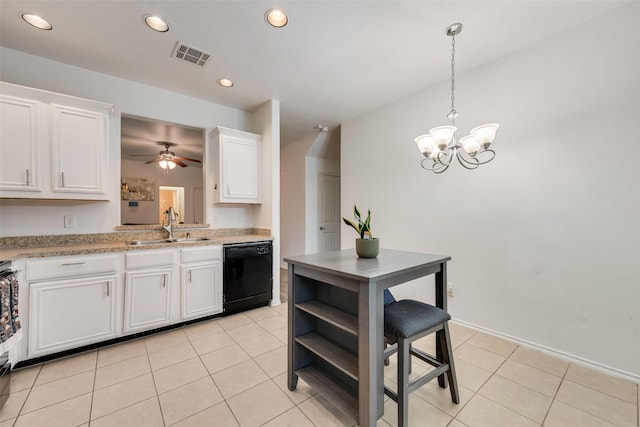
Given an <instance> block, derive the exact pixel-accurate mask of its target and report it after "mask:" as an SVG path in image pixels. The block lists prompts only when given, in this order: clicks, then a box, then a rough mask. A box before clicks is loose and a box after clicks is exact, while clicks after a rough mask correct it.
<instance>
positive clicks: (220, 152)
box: [213, 127, 262, 203]
mask: <svg viewBox="0 0 640 427" xmlns="http://www.w3.org/2000/svg"><path fill="white" fill-rule="evenodd" d="M213 136H214V137H213V143H214V149H213V152H214V159H215V163H214V168H216V169H217V171H216V180H217V182H216V184H215V186H214V198H215V202H216V203H260V180H261V177H262V175H261V169H262V168H261V158H262V157H261V152H262V150H261V148H262V147H261V143H262V136H260V135H256V134H253V133H248V132H243V131H239V130H235V129H228V128H223V127H217V128H216V129H215V130H214V133H213Z"/></svg>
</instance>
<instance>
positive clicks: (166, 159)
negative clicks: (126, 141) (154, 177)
mask: <svg viewBox="0 0 640 427" xmlns="http://www.w3.org/2000/svg"><path fill="white" fill-rule="evenodd" d="M157 144H160V145H163V146H164V151H160V153H159V154H158V155H157V156H156V158H154V159H151V160H149V161H148V162H145V164H150V163H158V166H160V167H161V168H162V169H164V170H165V173H166V172H168V171H169V169H174V168H175V167H176V165H178V166H180V167H183V168H186V167H187V166H188V165H187V164H186V163H184V161H189V162H196V163H201V161H200V160H198V159H192V158H190V157H182V156H176V153H174V152H173V151H169V148H171V147H172V146H174V145H177V144H174V143H172V142H167V141H158V142H157ZM131 156H149V154H131Z"/></svg>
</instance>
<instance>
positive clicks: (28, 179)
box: [27, 169, 31, 186]
mask: <svg viewBox="0 0 640 427" xmlns="http://www.w3.org/2000/svg"><path fill="white" fill-rule="evenodd" d="M30 178H31V172H30V171H29V169H27V186H29V185H31V179H30Z"/></svg>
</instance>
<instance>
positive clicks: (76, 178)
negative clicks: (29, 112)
mask: <svg viewBox="0 0 640 427" xmlns="http://www.w3.org/2000/svg"><path fill="white" fill-rule="evenodd" d="M51 108H52V109H51V148H52V150H51V154H52V156H51V160H52V164H53V169H52V171H51V182H52V184H53V188H52V189H53V191H56V192H61V193H85V194H104V193H105V180H106V177H105V173H104V172H105V170H104V169H105V163H106V160H107V129H106V123H105V122H106V115H105V114H104V113H100V112H97V111H92V110H84V109H79V108H70V107H65V106H63V105H55V104H54V105H52V106H51Z"/></svg>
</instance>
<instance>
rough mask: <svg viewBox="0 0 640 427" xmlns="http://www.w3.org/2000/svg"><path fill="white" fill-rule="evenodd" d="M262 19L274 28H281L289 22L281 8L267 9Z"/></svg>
mask: <svg viewBox="0 0 640 427" xmlns="http://www.w3.org/2000/svg"><path fill="white" fill-rule="evenodd" d="M264 19H265V20H266V21H267V23H268V24H269V25H271V26H272V27H276V28H282V27H284V26H285V25H287V23H288V22H289V17H288V16H287V14H286V13H284V11H283V10H282V9H269V10H267V13H265V14H264Z"/></svg>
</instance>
